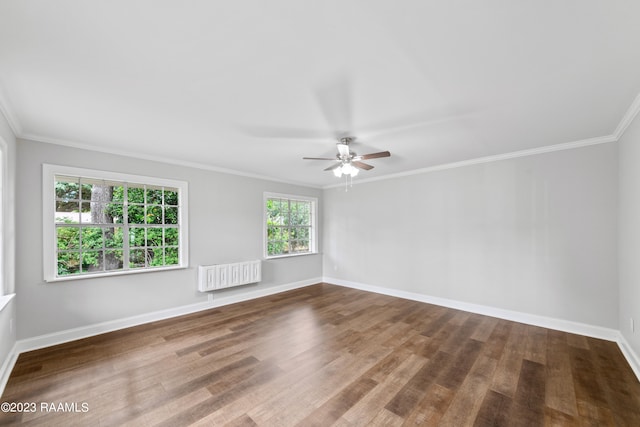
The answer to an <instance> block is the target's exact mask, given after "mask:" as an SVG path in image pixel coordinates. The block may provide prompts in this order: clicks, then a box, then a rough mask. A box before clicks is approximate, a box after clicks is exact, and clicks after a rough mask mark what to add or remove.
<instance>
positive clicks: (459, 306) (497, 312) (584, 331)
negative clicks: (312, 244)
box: [323, 277, 620, 342]
mask: <svg viewBox="0 0 640 427" xmlns="http://www.w3.org/2000/svg"><path fill="white" fill-rule="evenodd" d="M323 281H324V282H326V283H332V284H335V285H339V286H345V287H348V288H354V289H360V290H363V291H369V292H375V293H378V294H384V295H389V296H392V297H398V298H404V299H409V300H413V301H420V302H425V303H428V304H434V305H440V306H443V307H449V308H454V309H456V310H462V311H468V312H470V313H477V314H482V315H485V316H491V317H497V318H499V319H505V320H511V321H513V322H520V323H526V324H528V325H534V326H540V327H543V328H548V329H556V330H558V331H563V332H569V333H572V334H579V335H586V336H588V337H593V338H600V339H603V340H607V341H616V342H617V341H618V338H619V336H620V333H619V331H617V330H616V329H610V328H604V327H602V326H593V325H588V324H586V323H579V322H572V321H570V320H564V319H555V318H552V317H546V316H539V315H537V314H529V313H522V312H519V311H512V310H505V309H502V308H496V307H491V306H486V305H480V304H472V303H468V302H463V301H456V300H452V299H447V298H440V297H434V296H430V295H425V294H419V293H416V292H408V291H401V290H398V289H390V288H385V287H381V286H373V285H367V284H364V283H357V282H351V281H348V280H342V279H334V278H332V277H325V278H323Z"/></svg>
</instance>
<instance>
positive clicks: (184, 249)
mask: <svg viewBox="0 0 640 427" xmlns="http://www.w3.org/2000/svg"><path fill="white" fill-rule="evenodd" d="M56 175H70V176H78V177H83V178H94V179H105V180H113V181H119V182H127V183H135V184H146V185H157V186H164V187H174V188H177V189H178V192H179V197H180V203H179V205H178V206H179V209H178V215H179V217H178V225H179V229H180V233H179V236H180V237H179V239H180V241H179V249H178V253H179V259H180V264H179V265H175V266H167V267H152V268H140V269H131V270H128V269H127V270H118V271H110V272H101V273H95V274H89V273H88V274H80V275H77V276H64V277H58V276H57V274H56V271H57V270H56V265H57V259H56V247H57V239H56V236H55V233H56V231H55V224H54V221H53V218H54V213H55V212H54V210H55V207H54V206H55V202H54V201H55V195H54V191H53V184H54V180H55V176H56ZM124 227H125V228H126V227H127V224H125V225H124ZM42 232H43V236H42V243H43V244H42V259H43V272H44V281H45V282H59V281H66V280H78V279H90V278H94V277H105V276H119V275H123V274H131V273H149V272H153V271H162V270H175V269H180V268H187V267H188V266H189V244H188V240H189V239H188V236H189V183H188V182H187V181H181V180H175V179H166V178H158V177H150V176H143V175H132V174H125V173H120V172H109V171H104V170H96V169H85V168H76V167H70V166H60V165H51V164H47V163H43V164H42Z"/></svg>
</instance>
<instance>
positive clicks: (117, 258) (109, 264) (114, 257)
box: [104, 251, 124, 271]
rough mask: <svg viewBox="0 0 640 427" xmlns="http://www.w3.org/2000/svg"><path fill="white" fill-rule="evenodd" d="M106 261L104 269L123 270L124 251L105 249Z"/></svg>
mask: <svg viewBox="0 0 640 427" xmlns="http://www.w3.org/2000/svg"><path fill="white" fill-rule="evenodd" d="M104 261H105V263H104V269H105V270H107V271H113V270H122V268H123V266H124V257H123V253H122V251H105V253H104Z"/></svg>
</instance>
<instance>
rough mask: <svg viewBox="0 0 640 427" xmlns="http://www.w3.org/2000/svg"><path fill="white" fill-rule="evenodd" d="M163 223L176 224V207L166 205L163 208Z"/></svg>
mask: <svg viewBox="0 0 640 427" xmlns="http://www.w3.org/2000/svg"><path fill="white" fill-rule="evenodd" d="M164 223H165V224H171V225H173V224H178V208H177V207H175V208H174V207H168V208H165V210H164Z"/></svg>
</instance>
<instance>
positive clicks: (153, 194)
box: [147, 187, 162, 205]
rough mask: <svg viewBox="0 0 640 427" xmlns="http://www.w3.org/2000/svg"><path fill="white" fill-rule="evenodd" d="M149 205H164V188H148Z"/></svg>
mask: <svg viewBox="0 0 640 427" xmlns="http://www.w3.org/2000/svg"><path fill="white" fill-rule="evenodd" d="M147 203H152V204H158V205H161V204H162V188H161V187H147Z"/></svg>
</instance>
